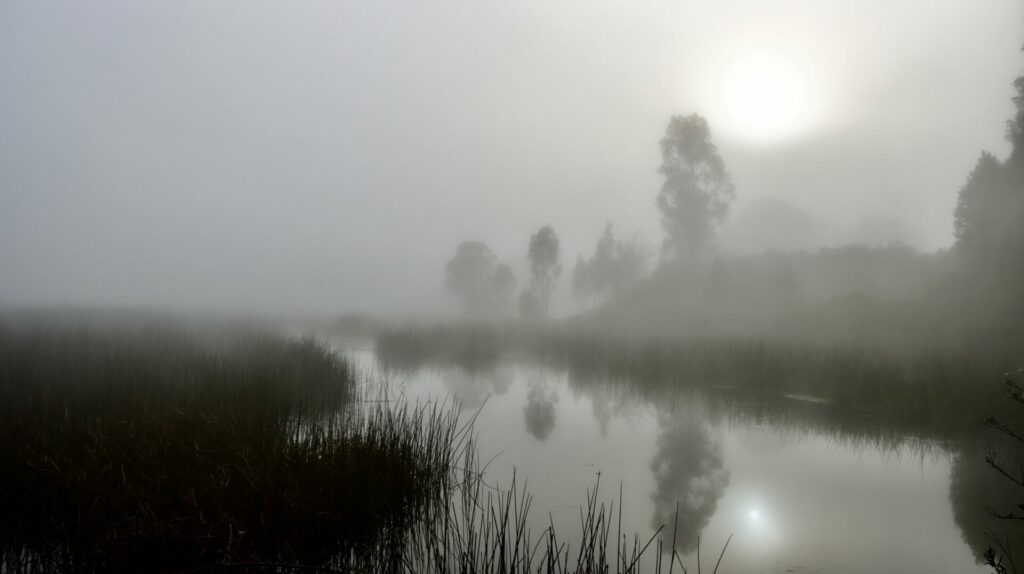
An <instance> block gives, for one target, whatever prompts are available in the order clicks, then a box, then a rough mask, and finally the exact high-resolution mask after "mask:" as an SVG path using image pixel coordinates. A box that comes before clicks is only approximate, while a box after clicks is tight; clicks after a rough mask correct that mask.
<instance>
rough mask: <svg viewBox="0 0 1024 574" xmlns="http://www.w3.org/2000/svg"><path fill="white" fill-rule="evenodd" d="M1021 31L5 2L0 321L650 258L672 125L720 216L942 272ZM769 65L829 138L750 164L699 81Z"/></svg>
mask: <svg viewBox="0 0 1024 574" xmlns="http://www.w3.org/2000/svg"><path fill="white" fill-rule="evenodd" d="M1020 11H1021V10H1020V8H1019V6H1017V4H1016V3H1013V2H1009V1H1007V2H999V3H994V4H990V5H988V6H986V9H984V10H980V9H977V6H976V5H975V4H974V3H971V2H958V3H948V4H945V5H943V6H942V7H932V8H931V9H930V10H928V11H927V13H926V14H925V13H922V12H921V11H920V10H917V9H912V8H911V7H910V6H905V7H900V8H893V7H892V6H890V5H888V4H883V3H877V2H876V3H868V4H863V3H861V4H858V5H857V6H852V5H849V4H847V3H841V2H837V3H814V4H813V6H807V5H806V4H805V3H800V2H786V3H783V4H776V5H773V6H772V7H771V8H770V9H769V8H768V7H767V6H766V7H751V6H749V5H747V4H745V3H739V2H731V3H719V4H716V5H715V6H714V7H712V6H705V5H698V4H685V3H682V4H677V5H667V4H658V3H641V4H631V5H629V6H625V5H623V6H601V7H597V6H591V5H584V4H579V3H577V4H571V3H570V4H566V3H562V4H560V5H559V6H557V7H556V6H548V5H543V4H538V3H534V4H522V3H499V4H493V5H488V6H486V7H484V6H475V5H472V4H470V3H459V2H451V3H430V4H423V3H413V2H398V3H388V4H386V5H373V4H363V3H352V2H313V3H305V4H303V5H302V6H287V7H286V6H282V5H278V4H274V3H265V2H259V3H251V2H249V3H244V4H239V3H231V2H223V3H216V4H209V3H203V2H185V3H180V2H157V3H147V5H145V6H139V5H137V4H135V3H130V2H115V3H111V4H104V5H103V6H89V5H81V4H76V3H60V2H52V3H44V4H36V3H26V2H21V3H10V4H8V5H7V6H5V7H4V8H3V14H2V18H0V20H2V22H0V54H2V56H0V84H2V85H3V86H4V93H5V96H4V105H3V106H0V118H2V121H3V125H4V126H5V129H4V130H3V133H2V134H0V162H2V163H0V178H2V179H0V194H2V195H0V198H2V205H3V209H2V210H0V214H2V215H0V217H2V220H0V267H2V268H3V269H4V273H3V277H2V279H0V301H3V302H5V303H7V304H11V305H23V304H37V305H38V304H43V305H48V304H76V305H134V306H155V307H159V308H165V309H171V310H189V309H200V310H204V311H205V310H218V309H227V310H231V311H248V312H304V313H314V312H315V313H319V312H346V311H347V312H351V311H370V312H377V313H381V312H383V313H399V314H408V313H428V314H430V313H437V312H438V311H439V310H445V311H450V310H452V308H453V305H452V301H451V300H450V298H448V297H447V296H446V294H445V292H444V289H443V288H442V287H441V285H442V283H443V267H444V263H445V262H446V261H447V259H448V258H449V257H450V253H451V251H452V249H453V248H454V246H455V245H456V244H457V243H458V242H459V241H461V240H463V239H478V240H481V241H485V242H487V244H488V245H489V246H490V247H491V248H492V249H493V250H494V251H495V252H496V253H500V254H501V255H502V257H503V258H506V259H508V260H509V262H510V263H512V264H513V265H514V266H515V268H516V270H517V271H520V273H519V275H522V274H523V273H522V272H521V270H522V269H525V266H526V262H525V255H526V254H525V252H526V242H527V239H528V237H529V233H530V232H532V230H534V229H536V228H538V227H540V226H541V225H544V224H551V225H552V226H553V227H554V228H555V229H556V231H557V232H558V233H559V236H560V237H561V238H562V241H563V248H564V252H565V254H566V255H570V256H573V255H575V254H576V253H580V252H583V250H584V249H586V248H587V246H588V245H589V244H590V243H591V241H592V238H593V237H595V236H596V235H597V234H598V233H599V232H600V230H601V228H602V226H603V225H604V223H605V222H606V221H613V222H614V223H615V225H616V226H617V229H618V230H620V232H621V233H622V234H625V235H633V234H635V235H638V236H639V237H642V238H644V239H645V240H647V241H648V242H651V243H653V244H655V245H656V244H657V243H658V242H659V241H660V238H661V230H660V225H659V222H658V217H657V213H656V211H655V209H654V208H653V198H654V195H655V194H656V193H657V190H658V187H659V179H658V174H657V166H658V151H657V140H658V138H659V137H660V135H661V133H662V131H663V129H664V124H665V122H666V120H667V118H668V117H669V116H670V115H672V114H676V113H681V114H685V113H690V112H700V113H703V114H704V115H705V116H706V117H707V118H708V120H709V122H710V123H711V126H712V130H713V132H712V133H713V135H714V138H715V141H716V142H717V143H718V144H719V146H720V148H721V153H722V156H723V157H724V158H726V162H727V165H728V167H729V169H730V172H731V173H732V175H733V177H734V180H735V182H736V185H737V189H738V190H739V193H738V195H737V204H736V209H735V210H733V211H734V215H735V216H737V217H739V215H740V214H741V213H742V212H743V208H744V205H746V204H756V203H757V202H758V201H761V200H762V199H768V200H779V201H786V202H789V203H791V204H793V205H795V206H797V207H798V208H799V209H802V210H804V211H806V212H807V213H808V214H809V216H810V217H811V218H812V219H813V221H814V222H815V223H816V225H818V226H819V227H821V228H824V229H826V230H827V232H822V233H819V234H816V235H815V234H811V235H810V236H808V237H802V238H799V241H798V242H797V243H795V244H794V243H793V242H794V241H797V239H796V238H794V239H792V240H791V241H790V243H789V244H787V245H786V247H804V248H807V249H814V248H818V247H822V246H835V245H839V244H843V243H847V242H851V241H857V240H868V239H870V238H869V237H864V235H865V234H866V233H868V234H869V233H870V232H869V231H867V230H866V229H865V228H864V226H863V224H862V223H863V222H864V221H867V220H871V219H872V218H876V219H877V218H885V219H886V220H889V221H893V222H895V223H894V225H896V226H898V227H900V228H901V229H905V230H906V231H905V232H901V233H896V234H893V238H895V239H900V240H906V241H909V242H911V244H912V245H913V246H914V247H916V248H919V249H922V250H924V251H933V250H936V249H941V248H944V247H947V246H948V245H950V244H951V242H952V219H951V215H950V214H951V212H952V207H953V205H954V202H955V198H956V192H957V189H958V188H959V185H960V184H961V182H962V179H963V174H964V173H966V172H967V171H968V170H969V169H970V167H971V166H972V164H973V162H974V160H975V159H976V155H977V150H979V149H988V150H991V151H993V152H994V153H997V154H1005V151H1006V149H1007V147H1006V144H1005V143H1004V141H1003V139H1002V137H1001V134H1002V125H1003V122H1004V121H1005V119H1006V118H1007V117H1008V116H1009V114H1010V111H1011V110H1012V107H1011V105H1010V102H1009V100H1008V99H1007V78H1012V77H1013V76H1014V74H1015V73H1016V72H1017V69H1018V55H1017V47H1018V45H1019V43H1020V38H1019V36H1020V34H1019V33H1018V28H1019V25H1018V24H1019V21H1020V16H1021V14H1020ZM977 30H984V31H985V32H984V34H979V33H977ZM760 48H764V49H772V50H776V51H779V52H780V53H786V54H789V53H793V54H795V55H796V56H795V58H796V59H797V60H800V61H801V62H802V61H803V60H810V59H812V60H813V61H808V62H807V63H806V64H805V67H806V69H807V72H806V73H808V74H814V73H820V76H818V77H814V78H812V80H813V81H812V82H811V83H810V84H809V86H808V88H807V89H808V90H814V91H815V92H817V93H819V94H820V96H821V99H822V100H823V101H825V102H827V103H828V107H830V108H831V110H830V111H827V112H826V111H824V110H823V111H822V112H821V114H823V115H825V114H827V117H825V118H823V119H821V120H820V122H819V124H820V125H817V126H811V127H807V128H806V129H805V130H803V131H802V132H801V133H796V134H793V135H791V136H787V137H786V138H783V139H782V140H781V141H777V142H767V143H766V142H762V141H750V139H749V138H744V134H742V133H737V128H736V127H735V126H733V125H732V123H731V122H730V121H729V119H728V118H729V116H728V110H722V109H721V108H720V107H715V106H714V105H712V103H713V102H714V101H717V100H716V99H721V97H722V95H723V94H721V93H718V92H715V90H721V89H725V88H724V87H722V82H721V81H719V80H718V79H717V78H718V76H716V67H725V66H726V65H727V64H728V62H730V61H732V60H734V59H736V58H739V57H740V56H742V53H743V51H744V50H750V49H753V50H757V49H760ZM812 56H813V58H811V57H812ZM978 62H984V65H978ZM748 135H749V134H748ZM731 222H732V220H730V222H728V223H727V224H726V226H727V227H728V225H729V224H730V223H731ZM737 249H740V250H744V249H749V247H744V246H743V245H742V244H741V245H738V246H737ZM570 260H571V259H570ZM559 297H561V298H562V299H560V300H562V301H563V303H565V305H570V303H569V298H568V296H567V294H566V293H564V292H560V293H559ZM567 310H568V308H567V307H565V306H564V305H563V306H562V307H561V308H560V312H561V313H564V312H567Z"/></svg>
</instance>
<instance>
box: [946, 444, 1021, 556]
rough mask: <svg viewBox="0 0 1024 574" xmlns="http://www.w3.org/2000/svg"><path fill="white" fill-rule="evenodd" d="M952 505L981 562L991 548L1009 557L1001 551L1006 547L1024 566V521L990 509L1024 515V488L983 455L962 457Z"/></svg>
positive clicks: (955, 476)
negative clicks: (1001, 472) (1022, 508)
mask: <svg viewBox="0 0 1024 574" xmlns="http://www.w3.org/2000/svg"><path fill="white" fill-rule="evenodd" d="M1009 460H1011V459H1009V458H1007V461H1009ZM1013 460H1015V459H1013ZM1011 468H1012V467H1011ZM949 502H950V504H951V505H952V507H953V519H954V520H955V521H956V525H957V526H958V527H960V534H961V535H962V536H963V538H964V542H966V543H967V545H968V546H970V548H971V551H972V552H973V553H974V557H975V559H977V560H978V562H981V561H982V555H983V554H984V553H985V550H986V549H988V547H990V546H991V547H993V548H995V549H996V550H997V552H998V553H999V554H1000V555H1006V552H1005V551H1002V550H1000V548H999V544H1004V545H1006V546H1007V548H1008V550H1009V551H1010V554H1009V555H1010V556H1012V557H1014V561H1015V562H1017V563H1018V564H1019V565H1020V566H1021V567H1024V562H1022V560H1024V521H1021V520H1001V519H999V518H997V517H995V516H993V515H992V513H991V512H989V511H988V510H987V508H991V509H992V510H994V511H996V512H999V513H1001V514H1007V513H1010V512H1012V513H1014V514H1016V515H1021V514H1024V512H1022V511H1021V509H1020V508H1018V507H1017V505H1018V504H1020V503H1024V489H1022V488H1021V487H1020V486H1018V485H1016V484H1014V483H1013V482H1011V481H1010V480H1009V479H1008V478H1006V477H1005V476H1003V475H1001V474H999V472H998V471H996V470H995V469H994V468H992V467H990V466H989V465H988V464H986V463H985V460H984V458H983V457H982V456H981V455H978V454H975V455H970V454H961V455H959V456H957V457H956V460H955V461H954V462H953V468H952V471H951V477H950V482H949Z"/></svg>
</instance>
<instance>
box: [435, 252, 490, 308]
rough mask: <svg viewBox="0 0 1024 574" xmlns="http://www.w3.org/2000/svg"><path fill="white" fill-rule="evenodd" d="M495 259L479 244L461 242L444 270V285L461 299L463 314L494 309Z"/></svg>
mask: <svg viewBox="0 0 1024 574" xmlns="http://www.w3.org/2000/svg"><path fill="white" fill-rule="evenodd" d="M496 259H497V257H496V256H495V255H494V252H492V251H491V248H490V247H488V246H487V245H486V244H484V243H483V242H481V241H463V242H462V243H460V244H459V246H458V247H457V248H456V249H455V255H454V256H453V257H452V258H451V260H450V261H448V265H447V266H446V267H445V271H446V272H447V275H448V277H447V279H446V280H445V286H446V287H447V288H448V290H449V291H451V292H452V293H454V294H455V295H457V296H458V297H459V298H461V299H462V307H463V310H465V311H466V312H467V313H471V314H479V313H485V312H489V311H491V310H492V309H493V308H494V299H493V293H494V262H495V260H496Z"/></svg>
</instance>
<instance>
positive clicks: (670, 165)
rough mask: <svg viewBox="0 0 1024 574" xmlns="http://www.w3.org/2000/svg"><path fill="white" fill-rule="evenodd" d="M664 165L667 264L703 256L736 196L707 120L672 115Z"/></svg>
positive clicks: (661, 198)
mask: <svg viewBox="0 0 1024 574" xmlns="http://www.w3.org/2000/svg"><path fill="white" fill-rule="evenodd" d="M661 160H662V161H661V167H660V168H659V169H658V172H659V173H661V175H663V176H664V177H665V182H664V183H663V184H662V186H661V192H660V193H659V194H658V200H657V202H658V208H659V209H660V210H661V216H662V218H661V220H662V224H663V225H664V227H665V233H666V238H665V242H664V244H663V246H662V256H663V258H664V259H665V260H666V261H679V260H686V259H692V258H695V257H698V256H700V255H701V254H703V253H704V252H705V251H706V249H707V247H708V245H709V243H710V242H711V240H712V239H713V237H714V234H715V232H716V231H717V230H718V227H719V226H720V225H721V223H722V221H723V220H724V219H725V216H726V214H727V213H728V211H729V204H730V203H732V200H733V198H734V197H735V195H736V190H735V186H734V185H733V183H732V178H730V176H729V173H728V172H727V171H726V170H725V162H723V161H722V158H721V157H720V156H719V155H718V148H717V147H715V144H714V143H712V142H711V130H710V129H709V128H708V123H707V121H706V120H705V119H704V118H703V117H701V116H699V115H697V114H691V115H689V116H686V117H683V116H673V117H672V119H671V121H669V124H668V128H667V129H666V130H665V137H664V138H662V139H661Z"/></svg>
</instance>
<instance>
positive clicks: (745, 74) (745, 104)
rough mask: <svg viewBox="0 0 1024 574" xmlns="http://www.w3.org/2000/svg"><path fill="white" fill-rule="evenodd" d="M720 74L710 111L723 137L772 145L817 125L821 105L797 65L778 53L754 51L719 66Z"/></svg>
mask: <svg viewBox="0 0 1024 574" xmlns="http://www.w3.org/2000/svg"><path fill="white" fill-rule="evenodd" d="M722 68H723V69H721V70H719V75H718V81H717V82H716V84H717V88H716V89H715V90H714V92H715V93H714V97H713V102H714V104H713V105H714V108H715V110H714V111H715V116H717V117H718V118H719V124H720V127H721V130H722V131H723V132H726V133H727V135H729V136H731V137H735V138H738V139H742V140H745V141H749V142H754V143H774V142H778V141H782V140H786V139H789V138H791V137H794V136H797V135H799V134H801V133H804V132H806V131H807V130H808V129H810V128H812V127H814V125H815V124H816V123H817V121H818V119H819V118H818V116H819V114H820V111H821V110H820V108H821V101H820V98H818V97H816V93H815V90H814V86H813V82H812V80H811V77H810V75H809V74H808V72H807V71H806V70H804V69H802V66H801V65H800V62H799V61H797V60H795V59H793V58H787V57H785V56H784V55H782V54H780V53H773V52H770V51H753V52H751V53H748V54H744V55H740V56H738V57H736V58H733V59H731V60H730V61H728V62H724V63H723V66H722Z"/></svg>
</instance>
